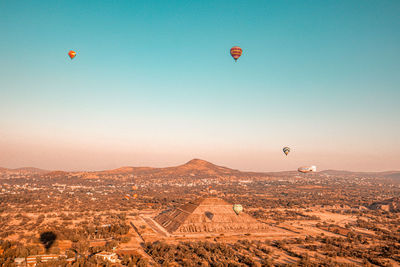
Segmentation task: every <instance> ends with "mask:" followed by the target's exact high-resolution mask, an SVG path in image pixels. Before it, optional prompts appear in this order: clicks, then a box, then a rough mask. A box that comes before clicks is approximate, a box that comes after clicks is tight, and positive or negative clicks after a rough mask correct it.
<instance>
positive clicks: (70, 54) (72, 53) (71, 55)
mask: <svg viewBox="0 0 400 267" xmlns="http://www.w3.org/2000/svg"><path fill="white" fill-rule="evenodd" d="M68 56H69V57H70V58H71V59H74V57H75V56H76V52H75V51H72V50H71V51H69V52H68Z"/></svg>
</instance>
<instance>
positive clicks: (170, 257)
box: [144, 240, 272, 266]
mask: <svg viewBox="0 0 400 267" xmlns="http://www.w3.org/2000/svg"><path fill="white" fill-rule="evenodd" d="M144 248H145V251H146V252H147V253H148V254H149V255H151V256H152V257H153V259H154V260H155V261H156V262H157V263H159V264H162V265H165V266H168V265H169V264H178V265H179V266H193V265H198V266H260V265H263V266H272V261H271V259H270V257H269V255H268V254H269V253H270V251H269V250H268V249H266V248H265V247H263V245H262V243H259V244H255V243H251V242H249V241H247V240H245V241H238V242H236V243H235V244H226V243H217V242H208V241H205V242H200V241H199V242H181V243H179V244H177V245H174V244H167V243H164V242H159V241H157V242H154V243H146V244H145V245H144Z"/></svg>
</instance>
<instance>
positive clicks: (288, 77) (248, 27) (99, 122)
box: [0, 0, 400, 171]
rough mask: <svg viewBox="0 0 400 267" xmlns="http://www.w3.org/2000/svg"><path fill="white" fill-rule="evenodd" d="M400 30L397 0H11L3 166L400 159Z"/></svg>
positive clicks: (282, 166)
mask: <svg viewBox="0 0 400 267" xmlns="http://www.w3.org/2000/svg"><path fill="white" fill-rule="evenodd" d="M399 29H400V1H398V0H393V1H386V0H375V1H370V0H358V1H352V0H347V1H344V0H343V1H338V0H335V1H329V0H325V1H316V0H315V1H297V0H291V1H289V0H287V1H266V0H260V1H234V0H230V1H222V0H221V1H208V0H202V1H163V0H159V1H153V0H146V1H123V0H118V1H117V0H107V1H99V0H96V1H89V0H88V1H76V0H72V1H71V0H69V1H28V0H26V1H15V0H2V1H0V34H1V38H0V51H1V58H0V166H2V167H10V168H14V167H22V166H35V167H39V168H44V169H62V170H100V169H109V168H117V167H120V166H144V165H146V166H171V165H177V164H181V163H184V162H186V161H188V160H190V159H192V158H201V159H205V160H208V161H211V162H213V163H216V164H219V165H225V166H229V167H233V168H237V169H241V170H255V171H278V170H291V169H295V168H297V167H299V166H301V165H309V164H313V165H317V167H318V169H319V170H323V169H346V170H361V171H381V170H400V104H399V100H400V31H399ZM234 45H238V46H241V47H242V48H243V51H244V52H243V55H242V57H241V58H240V59H239V60H238V62H237V63H235V62H234V61H233V59H232V58H231V57H230V55H229V49H230V48H231V47H232V46H234ZM69 50H74V51H76V52H77V56H76V58H75V59H74V60H70V59H69V58H68V56H67V53H68V51H69ZM284 146H289V147H291V148H292V152H291V153H290V154H289V156H288V157H285V156H284V154H283V152H282V148H283V147H284Z"/></svg>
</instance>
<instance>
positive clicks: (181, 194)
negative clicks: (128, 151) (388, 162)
mask: <svg viewBox="0 0 400 267" xmlns="http://www.w3.org/2000/svg"><path fill="white" fill-rule="evenodd" d="M399 181H400V179H398V177H397V176H396V175H392V174H390V175H389V176H381V175H374V174H354V173H341V172H321V173H316V174H311V175H297V174H296V173H276V174H256V173H241V172H238V171H234V170H230V169H228V168H222V167H218V166H215V165H212V164H209V163H207V162H203V161H194V162H193V161H191V162H189V163H188V164H185V165H182V166H179V167H173V168H165V169H151V168H121V169H118V170H113V171H106V172H94V173H83V172H82V173H65V172H51V173H48V172H40V171H37V170H35V171H27V170H20V171H7V172H2V173H0V184H1V186H0V203H1V206H0V266H16V265H15V259H16V258H26V257H28V256H30V255H34V256H36V255H43V254H46V255H47V254H52V255H56V257H55V258H56V259H53V260H52V261H47V262H44V261H45V260H43V259H42V260H40V259H39V258H40V257H35V258H37V266H54V265H55V264H57V265H59V266H69V265H73V266H96V264H100V265H104V266H111V265H115V266H120V265H124V266H159V265H163V266H287V265H289V266H290V265H291V266H399V265H400V207H399V204H400V201H399V196H400V183H399ZM133 185H136V186H137V189H136V188H135V190H132V186H133ZM134 193H137V194H138V197H137V199H133V198H131V199H130V200H126V199H125V198H124V196H125V195H126V194H129V195H131V196H132V195H133V194H134ZM200 196H201V197H203V198H205V199H207V198H212V199H222V200H223V201H224V202H227V203H232V204H233V203H240V204H242V205H243V207H244V212H245V213H246V214H247V215H249V216H251V217H253V218H254V221H252V219H251V218H250V217H246V218H250V219H248V220H249V225H251V224H254V223H256V224H259V225H262V227H261V228H260V227H248V228H242V230H240V231H231V230H229V222H228V223H227V224H226V226H224V224H219V225H218V227H214V226H215V224H214V225H213V224H212V223H214V222H213V220H223V219H224V217H223V216H224V215H223V214H224V212H225V213H227V211H226V210H224V209H220V210H221V211H220V212H219V211H218V209H216V210H215V211H213V212H214V213H215V215H214V216H215V217H214V218H212V219H210V220H209V221H204V223H205V224H207V223H208V226H207V227H208V228H207V227H204V229H208V230H206V232H204V231H202V230H201V229H202V228H201V223H200V224H197V225H198V228H196V229H197V230H187V229H192V228H190V227H189V228H185V227H181V228H179V229H186V230H184V231H183V232H179V231H178V230H176V231H175V230H174V229H178V228H171V227H170V228H168V227H166V228H163V227H162V225H161V224H162V223H166V222H167V221H168V220H167V219H166V218H161V219H159V218H160V215H159V214H160V213H161V212H163V211H165V210H169V212H171V210H174V209H176V208H180V207H181V206H182V205H183V204H185V203H187V202H189V201H192V202H193V201H195V200H196V199H198V197H200ZM210 203H211V202H210ZM210 203H209V204H210ZM211 204H212V203H211ZM211 206H212V205H211ZM188 212H189V213H190V212H191V211H190V210H189V209H188ZM181 213H182V214H183V213H185V212H181ZM166 214H169V213H166ZM247 215H243V214H241V215H239V216H238V217H239V218H242V217H240V216H247ZM182 216H183V215H182ZM229 216H231V215H229ZM229 216H228V217H229ZM228 217H227V218H228ZM157 218H158V219H157ZM196 218H197V217H196ZM243 218H244V217H243ZM229 220H235V218H231V219H229ZM229 220H228V221H229ZM246 220H247V219H246ZM183 221H184V220H183ZM183 221H182V222H183ZM231 225H232V223H231ZM238 225H239V224H238ZM210 227H211V228H210ZM213 227H214V228H213ZM224 227H225V228H224ZM241 227H242V226H241ZM256 228H257V229H258V230H257V229H256ZM171 229H172V230H171ZM213 229H215V231H214V230H213ZM185 231H186V232H185ZM44 233H52V234H54V238H53V239H51V238H49V236H47V239H46V238H45V237H46V235H43V234H44ZM50 237H51V235H50ZM102 251H106V252H110V253H115V259H114V260H111V261H115V263H112V262H111V261H108V260H107V259H104V258H102V257H99V256H96V254H98V253H99V252H102ZM110 255H111V254H110ZM112 255H114V254H112Z"/></svg>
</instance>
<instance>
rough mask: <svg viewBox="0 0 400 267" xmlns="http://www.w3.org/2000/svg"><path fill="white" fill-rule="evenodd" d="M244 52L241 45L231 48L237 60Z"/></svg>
mask: <svg viewBox="0 0 400 267" xmlns="http://www.w3.org/2000/svg"><path fill="white" fill-rule="evenodd" d="M242 52H243V50H242V48H240V47H239V46H234V47H232V48H231V56H232V57H233V59H234V60H235V62H236V60H238V58H239V57H240V56H241V55H242Z"/></svg>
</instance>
